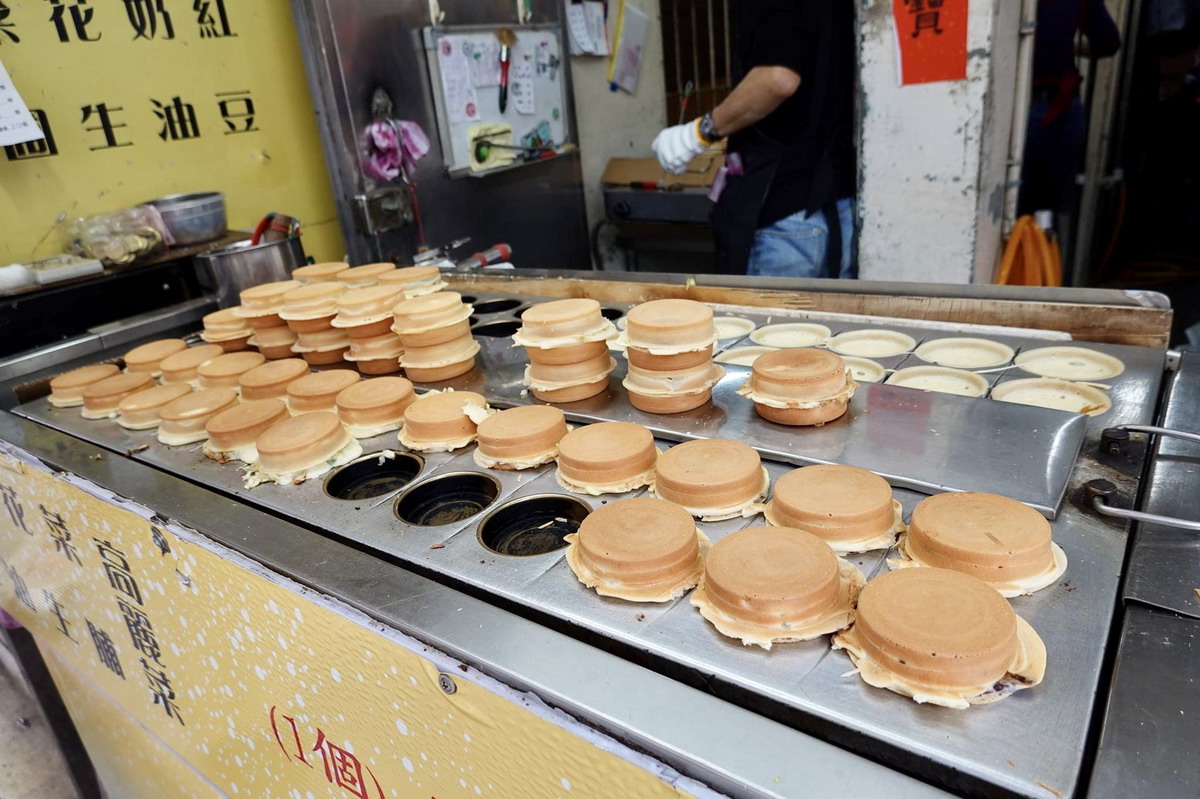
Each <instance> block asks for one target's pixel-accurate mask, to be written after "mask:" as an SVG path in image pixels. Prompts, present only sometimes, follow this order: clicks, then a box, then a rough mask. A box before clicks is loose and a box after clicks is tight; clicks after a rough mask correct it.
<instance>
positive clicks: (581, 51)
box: [563, 0, 596, 55]
mask: <svg viewBox="0 0 1200 799" xmlns="http://www.w3.org/2000/svg"><path fill="white" fill-rule="evenodd" d="M563 2H565V3H566V4H567V31H568V33H570V34H571V55H593V54H594V53H595V52H596V44H595V43H594V42H593V41H592V35H591V33H590V32H589V31H588V24H587V16H586V15H585V14H584V11H583V5H584V4H583V3H573V2H571V0H563Z"/></svg>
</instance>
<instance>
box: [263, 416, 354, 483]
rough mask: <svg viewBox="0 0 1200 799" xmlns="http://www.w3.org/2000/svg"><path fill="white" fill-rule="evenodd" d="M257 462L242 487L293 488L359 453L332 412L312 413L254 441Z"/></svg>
mask: <svg viewBox="0 0 1200 799" xmlns="http://www.w3.org/2000/svg"><path fill="white" fill-rule="evenodd" d="M254 447H255V449H256V450H257V451H258V459H257V460H256V461H255V463H254V464H253V466H252V467H251V468H250V469H249V470H248V471H247V472H246V477H245V484H246V488H254V487H255V486H257V485H261V484H262V483H277V484H279V485H295V484H297V483H303V482H304V481H305V480H314V479H316V478H318V477H320V476H322V475H324V474H327V473H328V472H330V471H332V470H333V469H336V468H338V467H339V466H344V465H345V464H347V463H350V461H352V460H354V459H355V458H357V457H358V456H359V455H361V454H362V446H361V445H360V444H359V443H358V440H357V439H355V438H354V437H352V436H351V435H350V433H349V432H347V430H346V428H345V426H344V425H343V424H342V421H341V419H339V418H338V415H337V414H336V413H331V412H329V411H314V412H313V413H302V414H300V415H299V416H293V417H292V418H290V419H285V420H284V421H282V422H280V423H279V424H277V425H273V426H271V427H269V428H267V429H266V430H265V431H264V432H262V433H261V434H260V435H259V436H258V438H257V439H256V440H255V442H254Z"/></svg>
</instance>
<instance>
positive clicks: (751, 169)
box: [710, 132, 842, 277]
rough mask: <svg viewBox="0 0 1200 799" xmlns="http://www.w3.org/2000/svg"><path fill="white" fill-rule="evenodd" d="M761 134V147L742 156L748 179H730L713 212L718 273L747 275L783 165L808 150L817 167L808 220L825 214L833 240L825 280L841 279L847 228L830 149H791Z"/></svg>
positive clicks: (743, 176)
mask: <svg viewBox="0 0 1200 799" xmlns="http://www.w3.org/2000/svg"><path fill="white" fill-rule="evenodd" d="M756 134H757V132H756ZM757 135H758V141H757V142H756V146H754V147H752V148H749V149H747V150H745V151H743V152H741V153H739V155H740V156H741V159H742V174H741V175H726V177H725V188H724V190H723V191H722V192H721V196H720V198H719V199H718V200H717V204H716V205H715V206H714V207H713V210H712V215H711V217H710V220H711V223H712V229H713V236H714V239H715V242H716V255H717V274H721V275H744V274H746V268H747V266H748V265H749V262H750V251H751V250H752V249H753V247H754V234H755V233H756V232H757V231H758V218H759V215H760V214H761V213H762V207H763V204H764V203H765V202H766V200H767V193H768V192H769V191H770V190H771V184H772V183H773V182H774V180H775V173H776V172H777V171H778V169H779V164H780V163H781V162H782V161H783V159H784V158H785V157H792V156H793V155H794V156H796V157H799V158H802V157H804V153H805V150H806V149H807V150H808V151H809V153H810V155H809V156H808V159H805V160H809V159H811V160H810V162H811V161H812V160H815V161H816V166H815V168H814V171H813V177H812V184H811V188H810V190H809V196H808V205H807V206H806V207H805V209H804V211H805V213H806V214H808V215H812V214H815V213H817V212H818V211H820V212H822V213H823V214H824V215H825V223H826V224H827V225H828V226H829V241H828V242H826V247H825V261H824V263H823V264H822V266H821V277H838V275H839V274H840V273H841V268H842V225H841V215H840V214H839V213H838V207H837V201H838V199H839V198H837V197H834V196H833V195H834V194H836V192H835V191H834V189H835V168H834V163H833V158H832V155H831V154H830V148H829V147H828V146H826V147H824V148H821V149H818V148H817V147H815V146H813V145H804V144H801V145H799V146H793V147H785V146H783V145H781V144H780V143H778V142H775V141H772V140H770V139H768V138H766V137H765V136H762V135H761V134H757Z"/></svg>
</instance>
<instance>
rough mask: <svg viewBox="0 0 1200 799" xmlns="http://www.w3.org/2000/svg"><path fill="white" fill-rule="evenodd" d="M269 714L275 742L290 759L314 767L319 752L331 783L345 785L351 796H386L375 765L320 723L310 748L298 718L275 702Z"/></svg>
mask: <svg viewBox="0 0 1200 799" xmlns="http://www.w3.org/2000/svg"><path fill="white" fill-rule="evenodd" d="M269 715H270V719H271V732H272V733H274V735H275V742H276V743H277V744H279V750H280V751H281V752H283V754H284V757H286V758H287V759H288V761H289V762H293V761H294V762H298V763H300V764H302V765H305V766H308V767H309V768H313V763H314V762H315V761H316V758H315V757H312V756H313V755H314V754H319V755H320V756H321V765H322V766H323V768H324V771H325V779H326V780H327V781H328V782H329V784H330V785H334V786H336V787H338V788H341V789H342V790H343V791H345V792H346V794H347V795H348V796H353V797H357V799H382V798H383V788H382V787H381V786H380V785H379V780H377V779H375V775H374V774H373V773H372V772H371V769H370V768H369V767H364V766H363V764H362V763H361V762H360V761H359V759H358V758H357V757H356V756H355V755H354V753H353V752H350V751H349V750H347V749H343V748H342V747H340V746H338V745H337V744H335V743H334V742H333V741H331V740H329V738H328V736H326V735H325V731H324V730H322V729H321V728H320V727H318V728H317V729H316V737H315V743H314V744H313V746H312V748H311V749H309V748H307V747H306V746H305V744H304V743H303V742H302V741H301V737H300V729H299V727H298V726H297V725H296V719H295V718H293V717H292V716H285V715H283V714H282V713H278V712H276V707H275V705H272V706H271V711H270V714H269ZM310 758H311V760H310Z"/></svg>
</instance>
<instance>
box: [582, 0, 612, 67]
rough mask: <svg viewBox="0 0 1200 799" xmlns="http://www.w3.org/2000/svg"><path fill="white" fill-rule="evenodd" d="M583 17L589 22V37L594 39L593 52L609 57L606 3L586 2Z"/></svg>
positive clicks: (597, 0)
mask: <svg viewBox="0 0 1200 799" xmlns="http://www.w3.org/2000/svg"><path fill="white" fill-rule="evenodd" d="M583 15H584V18H585V19H586V20H587V26H588V35H589V36H590V37H591V39H592V46H593V47H594V48H595V49H593V50H592V52H593V53H595V54H596V55H608V29H607V28H606V20H605V18H604V3H602V2H600V1H599V0H585V2H584V4H583Z"/></svg>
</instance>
